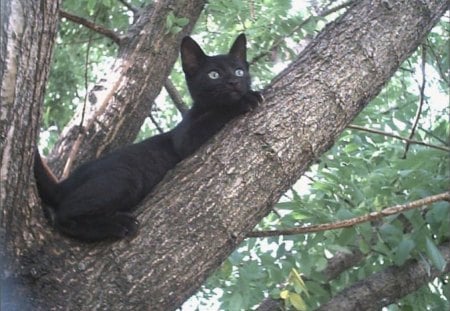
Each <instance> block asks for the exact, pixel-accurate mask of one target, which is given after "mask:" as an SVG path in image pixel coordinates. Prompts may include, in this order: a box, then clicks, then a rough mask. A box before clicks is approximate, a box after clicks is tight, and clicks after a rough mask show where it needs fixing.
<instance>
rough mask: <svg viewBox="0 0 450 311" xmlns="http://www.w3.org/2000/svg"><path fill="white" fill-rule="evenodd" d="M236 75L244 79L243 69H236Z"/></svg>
mask: <svg viewBox="0 0 450 311" xmlns="http://www.w3.org/2000/svg"><path fill="white" fill-rule="evenodd" d="M234 74H235V75H236V76H238V77H243V76H244V70H242V69H236V70H235V71H234Z"/></svg>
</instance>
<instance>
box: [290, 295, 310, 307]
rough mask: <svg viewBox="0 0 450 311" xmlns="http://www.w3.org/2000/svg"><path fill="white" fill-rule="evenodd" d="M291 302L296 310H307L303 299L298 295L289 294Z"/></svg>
mask: <svg viewBox="0 0 450 311" xmlns="http://www.w3.org/2000/svg"><path fill="white" fill-rule="evenodd" d="M289 302H290V303H291V304H292V306H293V307H294V308H295V310H299V311H304V310H306V304H305V301H304V300H303V298H302V297H301V296H300V295H299V294H297V293H290V294H289Z"/></svg>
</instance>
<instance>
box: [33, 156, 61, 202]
mask: <svg viewBox="0 0 450 311" xmlns="http://www.w3.org/2000/svg"><path fill="white" fill-rule="evenodd" d="M34 177H35V179H36V185H37V188H38V191H39V196H40V197H41V199H42V202H44V203H45V204H46V205H49V206H50V207H53V208H55V207H56V206H57V205H58V195H57V194H58V184H59V182H58V178H56V176H55V175H54V174H53V173H52V171H51V170H50V168H49V167H48V166H47V164H46V163H45V162H44V161H43V160H42V157H41V155H40V154H39V150H37V148H36V150H35V152H34Z"/></svg>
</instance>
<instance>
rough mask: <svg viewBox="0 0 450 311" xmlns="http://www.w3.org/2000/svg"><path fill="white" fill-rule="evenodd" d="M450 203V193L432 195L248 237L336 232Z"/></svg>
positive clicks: (248, 235)
mask: <svg viewBox="0 0 450 311" xmlns="http://www.w3.org/2000/svg"><path fill="white" fill-rule="evenodd" d="M444 200H445V201H449V202H450V191H447V192H443V193H440V194H436V195H432V196H429V197H426V198H423V199H420V200H416V201H412V202H409V203H406V204H397V205H394V206H391V207H388V208H385V209H383V210H381V211H379V212H373V213H370V214H366V215H363V216H359V217H354V218H350V219H346V220H341V221H336V222H332V223H326V224H319V225H311V226H305V227H295V228H290V229H285V230H268V231H252V232H249V233H248V234H247V237H258V238H259V237H269V236H278V235H294V234H303V233H308V232H320V231H326V230H335V229H341V228H347V227H353V226H355V225H357V224H361V223H364V222H368V221H374V220H378V219H381V218H384V217H387V216H391V215H395V214H399V213H402V212H405V211H407V210H410V209H414V208H419V207H422V206H424V205H429V204H431V203H434V202H438V201H444Z"/></svg>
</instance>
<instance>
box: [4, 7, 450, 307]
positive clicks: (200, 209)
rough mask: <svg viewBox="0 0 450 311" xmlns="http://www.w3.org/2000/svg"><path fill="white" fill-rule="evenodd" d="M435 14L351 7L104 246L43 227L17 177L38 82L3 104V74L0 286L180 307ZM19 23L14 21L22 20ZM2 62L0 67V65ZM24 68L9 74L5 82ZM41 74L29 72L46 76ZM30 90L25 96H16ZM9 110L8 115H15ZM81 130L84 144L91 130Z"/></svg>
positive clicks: (27, 152)
mask: <svg viewBox="0 0 450 311" xmlns="http://www.w3.org/2000/svg"><path fill="white" fill-rule="evenodd" d="M13 3H17V2H15V1H11V2H8V3H7V4H6V7H7V8H10V7H14V5H15V4H13ZM41 3H42V4H43V6H40V5H38V4H35V3H34V2H33V1H31V0H30V1H29V2H28V3H27V6H28V7H30V8H31V7H32V6H36V8H35V9H36V10H37V11H38V10H39V9H41V10H43V7H44V8H54V10H56V8H57V5H56V4H54V1H48V4H47V5H45V2H44V1H41ZM157 3H160V2H157ZM186 3H188V1H186ZM2 5H3V3H2ZM448 5H449V1H437V0H436V1H427V2H424V1H419V0H416V1H376V0H364V1H357V3H356V4H355V5H354V6H352V7H351V8H350V9H349V11H348V12H347V13H346V14H345V15H344V16H343V17H342V18H340V19H339V20H337V21H336V22H334V23H332V24H330V25H329V26H327V27H326V29H325V30H324V31H322V33H321V34H320V35H319V36H318V37H317V38H316V39H315V40H314V41H313V42H312V43H311V44H310V45H309V46H308V47H307V48H306V49H305V51H304V52H303V53H302V54H301V55H300V56H299V58H298V59H297V60H296V61H295V62H294V63H293V64H292V65H291V66H289V68H288V69H287V70H285V71H284V72H283V73H281V74H280V76H279V77H278V78H276V79H275V80H274V81H273V82H272V84H271V85H270V86H269V87H268V88H267V89H266V90H265V96H266V102H265V104H264V105H262V106H261V107H260V108H259V109H258V110H257V111H256V112H255V113H252V114H249V115H247V116H244V117H242V118H240V119H239V120H236V121H234V122H232V123H231V124H230V125H229V126H227V127H226V129H225V130H224V131H222V132H221V133H219V135H217V136H216V137H215V138H214V139H213V141H212V142H211V143H209V144H208V145H207V146H205V147H204V148H202V150H200V151H199V152H198V153H197V154H196V155H194V156H193V157H191V158H190V159H188V160H186V161H184V162H183V163H181V164H180V165H179V166H178V167H177V168H176V169H175V170H174V171H173V172H171V173H169V175H168V176H167V178H166V179H165V181H164V182H162V183H161V185H160V186H159V187H158V188H157V189H156V190H155V191H154V192H153V194H152V195H151V196H149V198H147V199H146V200H145V202H144V203H143V204H142V205H141V208H140V210H139V220H140V222H141V229H140V233H139V235H138V236H137V237H136V238H135V239H134V240H132V241H121V242H118V243H114V244H110V243H99V244H96V245H84V244H80V243H77V242H74V241H71V240H69V239H66V238H64V237H61V236H60V235H59V234H58V233H56V232H53V231H51V230H50V229H49V227H48V226H47V225H46V224H45V223H44V221H43V217H42V216H41V211H40V209H39V208H38V207H37V206H36V205H37V204H36V203H35V202H36V201H35V199H36V197H35V196H33V195H32V193H33V188H32V187H31V186H32V185H31V184H30V183H29V182H30V179H31V178H30V177H29V176H30V171H31V170H30V165H31V150H32V147H33V143H34V139H35V138H36V131H37V122H36V120H37V115H38V108H37V107H38V105H39V104H41V103H42V90H43V84H44V82H45V78H46V74H44V78H40V76H39V75H33V74H32V75H26V76H24V77H23V78H22V79H23V80H24V81H27V80H26V79H27V78H29V79H30V81H29V83H28V84H24V85H21V86H20V87H19V88H17V89H15V92H14V94H15V95H17V94H19V95H21V97H20V98H17V99H14V100H10V101H4V99H3V98H4V95H3V94H11V88H10V85H11V81H17V80H16V79H11V76H8V74H9V75H11V74H15V73H14V72H13V71H11V70H8V71H5V70H3V69H2V71H1V74H2V85H1V87H2V88H1V90H2V108H1V109H2V110H1V120H0V121H1V122H2V124H1V134H2V139H4V137H8V140H7V141H6V142H4V143H3V141H4V140H3V141H2V143H3V144H4V148H2V151H1V152H2V153H1V155H2V163H1V169H2V174H1V182H2V185H1V188H0V189H1V190H2V192H1V204H2V219H1V230H2V231H1V233H2V238H3V241H5V243H6V244H3V245H7V246H8V248H6V250H7V251H8V252H7V253H5V255H9V256H10V258H12V259H13V260H12V263H13V264H12V265H10V266H7V268H9V269H6V270H5V269H3V271H2V272H3V275H2V277H3V278H5V271H8V273H10V275H9V276H10V277H9V280H16V281H17V282H16V285H17V287H18V288H26V289H28V291H29V292H28V293H27V294H26V295H22V296H21V297H22V301H24V302H26V303H28V304H29V305H32V306H33V309H41V310H51V309H69V310H94V309H105V310H109V309H112V308H114V309H117V310H173V309H175V308H176V307H178V306H180V305H181V304H182V303H183V302H184V301H185V299H186V298H188V297H189V296H190V295H192V294H193V293H194V292H195V291H196V290H197V289H198V288H199V286H200V285H201V284H202V283H203V282H204V280H205V279H206V277H207V276H208V275H210V274H211V272H212V271H214V269H215V268H217V267H218V265H219V264H220V263H221V262H222V261H223V260H224V259H225V258H226V257H227V256H228V255H229V254H230V252H231V251H232V250H233V249H234V248H235V247H236V246H237V245H238V244H239V242H241V241H242V239H243V238H244V237H245V234H246V233H247V232H248V231H250V230H252V228H253V227H254V225H255V224H256V223H258V222H259V221H260V220H261V218H262V217H263V216H264V215H266V214H267V213H268V212H269V211H270V209H271V208H272V206H273V204H274V203H275V202H277V200H278V199H279V197H280V196H281V195H282V193H283V192H284V191H285V190H286V189H287V188H288V187H289V186H290V185H292V184H293V183H294V182H295V181H296V180H297V179H298V178H299V177H300V176H301V174H302V173H303V172H304V171H305V170H306V169H307V167H308V166H309V164H310V163H311V162H312V161H313V160H314V159H316V158H317V157H319V156H320V155H321V154H322V153H323V152H325V151H326V150H327V149H328V148H329V147H331V146H332V145H333V143H334V141H335V139H336V138H337V137H338V136H339V134H340V133H341V132H342V131H343V130H344V128H345V126H346V125H347V124H348V123H349V122H350V121H351V120H352V119H353V118H354V117H355V116H356V115H357V114H358V113H359V111H361V110H362V109H363V108H364V106H365V105H366V104H367V102H368V101H369V100H370V99H371V98H373V97H374V96H375V95H376V94H377V93H378V92H379V91H380V89H381V88H382V86H383V84H384V83H386V81H387V80H388V79H389V78H390V77H391V75H392V74H393V73H394V72H395V70H396V69H397V68H398V67H399V65H400V64H401V62H402V61H403V60H404V59H405V58H406V57H408V56H409V55H410V54H411V53H412V51H414V49H415V48H416V47H417V46H418V45H419V44H420V43H421V41H422V40H423V38H424V37H425V36H426V34H427V33H428V31H429V30H430V29H431V27H432V26H433V25H434V24H435V23H436V22H437V21H438V19H439V17H440V16H441V15H442V14H443V13H444V12H445V10H446V9H448ZM155 9H156V8H155ZM3 12H4V11H3V7H2V14H3ZM34 12H36V11H34ZM41 14H44V12H42V13H41ZM10 16H15V15H14V14H11V15H10ZM18 16H19V17H18V18H19V20H21V21H23V23H25V19H24V15H23V14H22V15H20V14H19V15H18ZM28 18H30V17H29V16H27V20H28ZM36 19H37V20H36V22H38V21H41V22H42V21H45V22H47V23H51V25H52V26H51V27H49V28H47V29H48V31H43V33H45V34H46V35H48V34H50V39H51V38H52V36H53V35H54V25H55V22H54V20H52V18H46V19H43V18H40V16H39V15H37V16H36ZM9 20H12V17H11V18H10V19H9ZM2 23H4V21H2ZM36 28H38V30H39V29H42V27H41V28H39V27H35V28H34V29H35V30H36ZM4 29H5V25H4V24H2V32H3V31H4ZM44 29H45V28H44ZM36 31H37V30H36ZM41 37H42V38H45V36H43V34H42V35H39V36H38V38H41ZM32 38H36V37H35V36H33V37H32ZM8 40H10V38H8ZM11 40H15V39H14V38H11ZM43 40H44V39H43ZM30 41H31V42H27V43H26V44H29V45H30V47H33V46H34V45H33V44H36V42H34V41H32V40H31V39H30ZM158 42H160V44H163V43H162V42H161V41H158ZM38 46H39V45H38ZM49 46H51V44H49ZM7 47H9V45H8V46H7ZM1 48H2V49H3V45H2V47H1ZM44 50H45V49H44ZM38 51H41V50H39V49H38ZM25 52H26V50H24V51H20V53H19V52H17V53H19V54H18V55H19V56H23V57H25V56H27V55H28V57H31V59H33V60H34V62H33V61H30V63H32V64H31V65H30V66H31V67H34V66H39V64H42V63H43V64H44V65H45V67H46V68H47V69H48V67H47V66H48V58H45V59H46V62H38V61H36V59H35V58H33V56H30V55H29V54H27V53H25ZM41 52H42V51H41ZM21 53H23V55H22V54H21ZM2 55H5V54H3V50H2ZM7 55H11V54H7ZM11 58H12V57H11ZM155 59H157V58H155ZM168 62H169V61H168ZM2 64H6V65H8V66H9V65H10V64H9V63H7V62H6V63H4V62H3V59H2ZM6 65H5V66H6ZM27 66H28V64H27V63H20V64H19V66H18V67H17V68H18V69H17V70H16V72H20V71H21V70H23V69H24V68H28V67H27ZM130 66H132V64H131V65H130ZM149 66H151V64H149ZM2 68H3V67H2ZM5 68H6V69H8V68H7V67H5ZM9 69H11V67H9ZM13 69H14V68H13ZM41 69H42V70H40V71H37V70H36V69H35V70H34V71H33V72H32V73H38V72H39V73H45V72H46V71H45V70H44V69H43V68H41ZM167 72H168V70H167ZM125 76H126V75H124V77H125ZM5 77H6V78H7V79H5ZM124 79H125V78H124ZM125 80H126V79H125ZM125 80H120V79H119V80H117V81H121V83H123V82H124V81H125ZM19 81H21V80H19ZM29 88H31V89H33V90H35V91H34V92H32V93H29V96H28V97H27V96H22V94H23V93H22V92H25V91H26V90H28V89H29ZM8 91H9V92H10V93H8ZM116 92H117V89H114V88H112V89H111V91H110V93H109V96H112V95H120V92H119V93H116ZM30 96H31V97H30ZM118 97H120V96H118ZM5 98H10V97H8V96H5ZM12 98H14V96H13V97H12ZM30 102H31V104H30ZM4 103H5V105H4ZM127 103H128V102H127ZM113 108H114V105H113V106H112V110H114V109H113ZM18 109H21V110H20V113H18V114H14V111H17V110H18ZM121 109H122V108H121ZM123 109H125V108H123ZM132 109H133V111H134V110H135V109H136V111H141V110H139V108H137V107H134V108H132ZM108 111H109V110H108ZM120 111H122V113H123V111H126V109H125V110H120ZM104 113H106V110H105V111H104ZM132 115H133V113H132ZM100 116H102V114H100V115H99V117H100ZM119 119H120V118H119ZM30 120H32V121H31V122H30ZM120 120H125V119H120ZM94 123H95V122H93V123H92V124H94ZM114 128H115V127H114ZM115 129H119V127H117V128H115ZM92 130H93V131H94V132H93V134H92V135H94V136H95V135H96V128H95V127H93V128H92ZM19 132H20V133H19ZM113 132H114V131H113ZM113 132H111V133H109V134H107V135H100V136H98V137H99V141H97V142H96V144H95V145H96V146H95V147H94V148H93V149H92V150H91V151H89V153H90V154H97V153H99V152H102V150H107V149H108V148H109V146H111V145H114V144H112V143H111V142H112V141H115V138H117V139H119V137H121V136H120V135H119V136H118V135H115V134H114V133H113ZM88 133H90V132H89V131H88ZM89 135H91V134H89ZM90 137H91V136H90ZM95 137H97V136H95ZM108 137H109V138H108ZM62 140H64V137H63V138H62ZM119 140H121V139H119ZM119 140H118V141H119ZM82 146H83V147H82V149H83V150H84V148H88V147H87V146H86V145H82ZM2 147H3V146H2ZM14 156H17V157H18V158H14ZM58 167H62V165H58ZM25 297H27V298H30V297H32V298H30V299H29V300H25Z"/></svg>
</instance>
